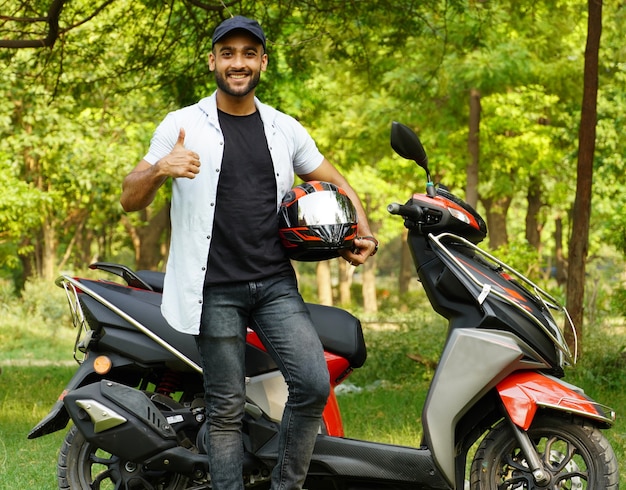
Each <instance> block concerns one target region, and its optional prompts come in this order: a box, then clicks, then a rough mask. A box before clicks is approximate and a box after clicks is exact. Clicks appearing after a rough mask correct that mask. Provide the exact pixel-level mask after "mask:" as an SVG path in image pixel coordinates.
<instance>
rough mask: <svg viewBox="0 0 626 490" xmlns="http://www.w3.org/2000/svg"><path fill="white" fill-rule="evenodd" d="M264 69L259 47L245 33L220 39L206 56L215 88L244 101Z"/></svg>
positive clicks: (258, 43) (256, 41) (264, 61)
mask: <svg viewBox="0 0 626 490" xmlns="http://www.w3.org/2000/svg"><path fill="white" fill-rule="evenodd" d="M266 68H267V54H265V53H264V51H263V45H262V44H261V43H260V41H259V40H258V39H256V38H255V37H254V36H251V35H249V34H247V33H246V32H245V31H235V32H234V33H232V34H230V35H228V36H227V37H225V38H223V39H220V41H219V42H217V43H215V46H213V51H212V52H211V53H210V54H209V69H210V70H211V71H213V72H215V81H216V82H217V86H218V88H219V89H220V90H222V91H223V92H225V93H226V94H228V95H231V96H233V97H245V96H246V95H248V94H249V93H251V92H252V91H254V89H255V87H256V86H257V85H258V84H259V80H260V79H261V72H262V71H265V70H266Z"/></svg>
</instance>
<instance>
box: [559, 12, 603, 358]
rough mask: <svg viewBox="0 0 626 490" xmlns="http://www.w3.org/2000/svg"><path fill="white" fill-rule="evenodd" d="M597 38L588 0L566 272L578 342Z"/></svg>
mask: <svg viewBox="0 0 626 490" xmlns="http://www.w3.org/2000/svg"><path fill="white" fill-rule="evenodd" d="M601 35H602V0H589V2H588V21H587V46H586V48H585V72H584V85H583V101H582V111H581V114H580V129H579V133H578V141H579V142H578V167H577V176H576V199H575V201H574V213H573V218H572V235H571V238H570V242H569V263H568V271H567V309H568V310H569V313H570V315H571V317H572V320H573V322H574V325H575V326H576V332H577V336H578V339H580V340H582V338H583V332H584V329H583V314H584V295H585V262H586V261H587V253H588V246H589V221H590V217H591V187H592V178H593V156H594V152H595V144H596V124H597V99H598V53H599V50H600V38H601ZM566 338H567V341H568V343H569V344H570V347H572V346H573V343H574V338H573V335H572V334H571V332H570V331H569V330H566Z"/></svg>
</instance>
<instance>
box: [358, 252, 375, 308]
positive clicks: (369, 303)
mask: <svg viewBox="0 0 626 490" xmlns="http://www.w3.org/2000/svg"><path fill="white" fill-rule="evenodd" d="M361 268H362V273H363V311H364V312H365V313H376V312H377V311H378V302H377V300H376V257H370V258H369V259H368V260H367V262H365V264H363V265H362V266H361Z"/></svg>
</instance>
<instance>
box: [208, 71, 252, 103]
mask: <svg viewBox="0 0 626 490" xmlns="http://www.w3.org/2000/svg"><path fill="white" fill-rule="evenodd" d="M260 80H261V72H260V71H258V72H255V73H253V74H252V77H251V78H250V80H249V81H248V83H247V84H246V85H244V86H239V87H232V86H231V85H229V84H228V79H227V78H226V77H224V76H223V75H222V74H221V73H219V72H217V71H216V72H215V82H216V83H217V86H218V87H219V89H220V90H222V91H223V92H225V93H227V94H228V95H231V96H233V97H245V96H246V95H248V94H249V93H250V92H252V91H253V90H254V89H255V88H256V86H257V85H258V84H259V81H260Z"/></svg>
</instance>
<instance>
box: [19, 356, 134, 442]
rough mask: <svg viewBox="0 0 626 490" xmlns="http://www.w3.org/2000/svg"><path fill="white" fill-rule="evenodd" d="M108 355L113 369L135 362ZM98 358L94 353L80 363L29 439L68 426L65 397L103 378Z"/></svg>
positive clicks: (29, 434)
mask: <svg viewBox="0 0 626 490" xmlns="http://www.w3.org/2000/svg"><path fill="white" fill-rule="evenodd" d="M107 356H108V357H109V358H110V359H111V361H112V364H113V370H116V369H119V368H122V367H125V366H128V365H131V364H133V361H131V360H130V359H128V358H126V357H123V356H119V355H117V354H107ZM96 359H97V356H96V355H93V353H92V354H91V355H90V356H88V357H87V358H86V359H85V360H84V361H83V362H82V363H81V364H80V365H79V367H78V369H77V370H76V372H75V373H74V376H72V379H71V380H70V381H69V382H68V383H67V385H66V386H65V388H64V389H63V391H62V392H61V394H60V395H59V398H58V399H57V401H56V403H55V404H54V405H53V406H52V408H51V409H50V412H48V414H47V415H46V416H45V417H44V418H43V419H41V421H40V422H39V423H37V425H36V426H35V427H33V428H32V429H31V431H30V432H29V433H28V438H29V439H36V438H38V437H41V436H45V435H47V434H52V433H53V432H57V431H59V430H62V429H64V428H65V427H67V424H68V422H69V421H70V416H69V414H68V413H67V410H66V409H65V406H64V405H63V399H64V398H65V396H66V395H67V394H68V393H70V392H71V391H73V390H75V389H77V388H80V387H81V386H85V385H88V384H90V383H93V382H94V381H98V380H100V379H102V376H101V375H100V374H98V373H97V372H96V370H95V369H94V362H95V360H96Z"/></svg>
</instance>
